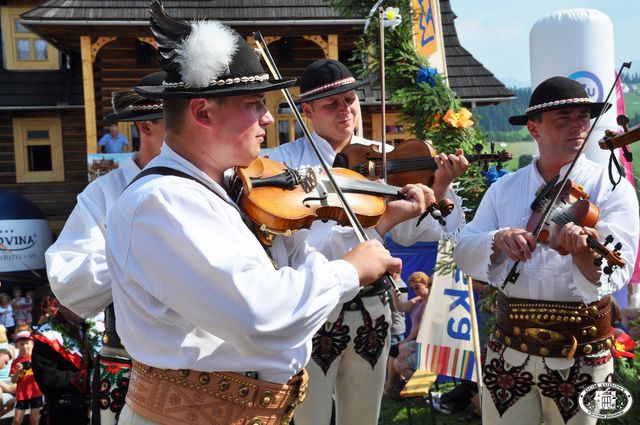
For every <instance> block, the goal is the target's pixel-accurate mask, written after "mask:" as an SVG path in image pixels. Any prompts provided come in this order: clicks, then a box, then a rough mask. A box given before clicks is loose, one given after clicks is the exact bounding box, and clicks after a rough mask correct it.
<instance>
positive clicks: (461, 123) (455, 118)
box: [443, 108, 473, 128]
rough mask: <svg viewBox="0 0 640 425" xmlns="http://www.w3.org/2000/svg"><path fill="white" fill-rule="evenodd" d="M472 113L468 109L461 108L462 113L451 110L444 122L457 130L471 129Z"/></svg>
mask: <svg viewBox="0 0 640 425" xmlns="http://www.w3.org/2000/svg"><path fill="white" fill-rule="evenodd" d="M471 115H472V114H471V111H469V110H468V109H467V108H460V112H454V111H453V109H449V110H448V111H447V113H446V114H445V116H444V118H443V119H444V122H446V123H447V124H449V125H450V126H451V127H455V128H461V127H462V128H469V127H471V126H472V125H473V121H471V120H470V119H469V118H471Z"/></svg>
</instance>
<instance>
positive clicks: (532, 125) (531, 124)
mask: <svg viewBox="0 0 640 425" xmlns="http://www.w3.org/2000/svg"><path fill="white" fill-rule="evenodd" d="M527 130H529V134H531V136H532V137H533V138H534V139H536V140H538V136H539V135H540V133H539V132H538V127H537V126H536V122H535V121H534V120H529V121H527Z"/></svg>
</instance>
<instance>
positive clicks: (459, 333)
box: [416, 269, 479, 382]
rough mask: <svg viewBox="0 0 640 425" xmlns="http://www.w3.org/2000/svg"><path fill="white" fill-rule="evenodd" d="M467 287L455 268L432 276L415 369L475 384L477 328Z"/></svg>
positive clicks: (471, 296) (467, 283) (417, 347)
mask: <svg viewBox="0 0 640 425" xmlns="http://www.w3.org/2000/svg"><path fill="white" fill-rule="evenodd" d="M470 285H471V279H468V278H467V277H466V276H465V275H464V273H462V271H460V270H459V269H456V270H455V273H453V274H448V275H438V274H435V275H434V276H433V285H432V286H431V294H430V295H429V301H428V302H427V308H426V309H425V312H424V316H423V317H422V322H421V323H420V330H419V332H418V338H417V340H416V342H417V346H416V354H417V356H418V359H417V367H416V368H417V369H418V370H426V371H428V372H433V373H436V374H438V375H446V376H451V377H455V378H460V379H466V380H469V381H475V382H478V372H479V371H478V370H477V363H478V361H477V360H478V358H477V354H476V353H479V342H478V341H477V336H478V331H477V329H478V327H477V321H476V316H475V306H474V303H473V292H472V290H471V289H472V288H470ZM474 341H475V343H474ZM474 346H475V349H474Z"/></svg>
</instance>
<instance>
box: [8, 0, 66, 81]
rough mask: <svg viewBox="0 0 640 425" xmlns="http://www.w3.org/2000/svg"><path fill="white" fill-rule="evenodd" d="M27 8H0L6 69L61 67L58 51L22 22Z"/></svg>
mask: <svg viewBox="0 0 640 425" xmlns="http://www.w3.org/2000/svg"><path fill="white" fill-rule="evenodd" d="M27 10H29V9H23V8H15V7H3V8H0V11H1V12H2V13H1V15H2V22H1V25H2V42H3V46H4V60H5V67H6V69H9V70H32V69H35V70H38V69H59V68H60V60H59V54H58V51H57V50H56V49H55V48H54V47H53V46H51V45H50V44H49V43H47V42H46V41H44V40H43V39H41V38H40V37H38V36H37V35H36V34H34V33H32V32H30V31H29V30H28V29H27V28H26V27H25V26H23V25H22V24H21V23H20V14H21V13H24V12H26V11H27Z"/></svg>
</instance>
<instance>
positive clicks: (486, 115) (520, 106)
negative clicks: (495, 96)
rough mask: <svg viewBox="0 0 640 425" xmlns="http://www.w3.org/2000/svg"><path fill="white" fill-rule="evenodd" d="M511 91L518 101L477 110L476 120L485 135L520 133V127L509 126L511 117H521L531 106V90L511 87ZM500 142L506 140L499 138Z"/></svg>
mask: <svg viewBox="0 0 640 425" xmlns="http://www.w3.org/2000/svg"><path fill="white" fill-rule="evenodd" d="M511 91H513V94H514V95H515V96H516V97H517V99H516V100H513V101H510V102H503V103H500V104H498V105H491V106H482V107H480V108H478V109H477V110H476V115H477V117H476V118H477V119H478V121H479V123H480V128H482V130H483V131H484V132H485V133H488V134H491V133H494V132H518V130H519V128H518V127H514V126H512V125H511V124H509V117H510V116H512V115H520V114H522V112H523V111H524V110H525V109H527V107H528V106H529V98H530V97H531V88H530V87H526V88H517V87H511ZM498 140H504V139H502V138H498ZM516 140H522V139H516ZM504 141H507V140H504Z"/></svg>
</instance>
